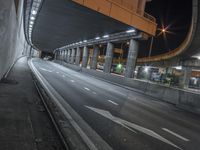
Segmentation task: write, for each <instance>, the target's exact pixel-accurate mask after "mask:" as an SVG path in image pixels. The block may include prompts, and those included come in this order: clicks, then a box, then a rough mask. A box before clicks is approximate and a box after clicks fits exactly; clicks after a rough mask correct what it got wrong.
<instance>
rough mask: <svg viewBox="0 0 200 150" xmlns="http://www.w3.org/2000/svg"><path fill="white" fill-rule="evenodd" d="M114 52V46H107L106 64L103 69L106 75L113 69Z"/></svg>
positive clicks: (109, 44)
mask: <svg viewBox="0 0 200 150" xmlns="http://www.w3.org/2000/svg"><path fill="white" fill-rule="evenodd" d="M113 50H114V45H113V44H112V43H110V42H109V43H108V44H107V49H106V57H105V64H104V69H103V71H104V72H105V73H110V69H111V67H112V59H113Z"/></svg>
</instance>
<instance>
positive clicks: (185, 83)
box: [180, 67, 192, 88]
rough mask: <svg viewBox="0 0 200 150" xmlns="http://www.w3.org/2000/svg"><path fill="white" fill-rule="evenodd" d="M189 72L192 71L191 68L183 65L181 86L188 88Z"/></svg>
mask: <svg viewBox="0 0 200 150" xmlns="http://www.w3.org/2000/svg"><path fill="white" fill-rule="evenodd" d="M191 73H192V68H190V67H184V68H183V77H182V78H181V80H180V86H181V88H188V86H189V81H190V77H191Z"/></svg>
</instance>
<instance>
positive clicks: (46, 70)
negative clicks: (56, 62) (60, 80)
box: [40, 68, 52, 72]
mask: <svg viewBox="0 0 200 150" xmlns="http://www.w3.org/2000/svg"><path fill="white" fill-rule="evenodd" d="M40 69H41V70H43V71H47V72H52V71H51V70H47V69H45V68H40Z"/></svg>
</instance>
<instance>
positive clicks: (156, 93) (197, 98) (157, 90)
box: [54, 61, 200, 114]
mask: <svg viewBox="0 0 200 150" xmlns="http://www.w3.org/2000/svg"><path fill="white" fill-rule="evenodd" d="M54 62H56V63H59V64H62V65H64V66H66V67H67V68H70V69H72V70H75V71H79V72H82V73H85V74H88V75H91V76H94V77H96V78H98V79H101V80H104V81H107V82H112V83H114V84H117V85H118V86H122V87H124V88H128V89H130V90H133V91H137V92H140V93H143V94H146V95H148V96H151V97H153V98H155V99H156V100H160V101H165V102H168V103H171V104H174V105H176V106H177V107H179V108H182V109H184V110H187V111H190V112H193V113H197V114H200V93H193V92H191V91H186V90H183V89H178V88H173V87H168V86H164V85H159V84H156V83H151V82H147V81H141V80H137V79H133V78H125V77H121V76H117V75H113V74H110V73H104V72H100V71H96V70H91V69H86V68H82V67H80V66H76V65H72V64H67V63H65V62H60V61H54Z"/></svg>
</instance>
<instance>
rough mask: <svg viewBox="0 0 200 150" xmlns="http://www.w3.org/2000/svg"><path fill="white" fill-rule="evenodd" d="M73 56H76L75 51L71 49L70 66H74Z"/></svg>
mask: <svg viewBox="0 0 200 150" xmlns="http://www.w3.org/2000/svg"><path fill="white" fill-rule="evenodd" d="M75 55H76V51H75V49H74V48H73V49H72V54H71V64H74V60H75Z"/></svg>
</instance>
